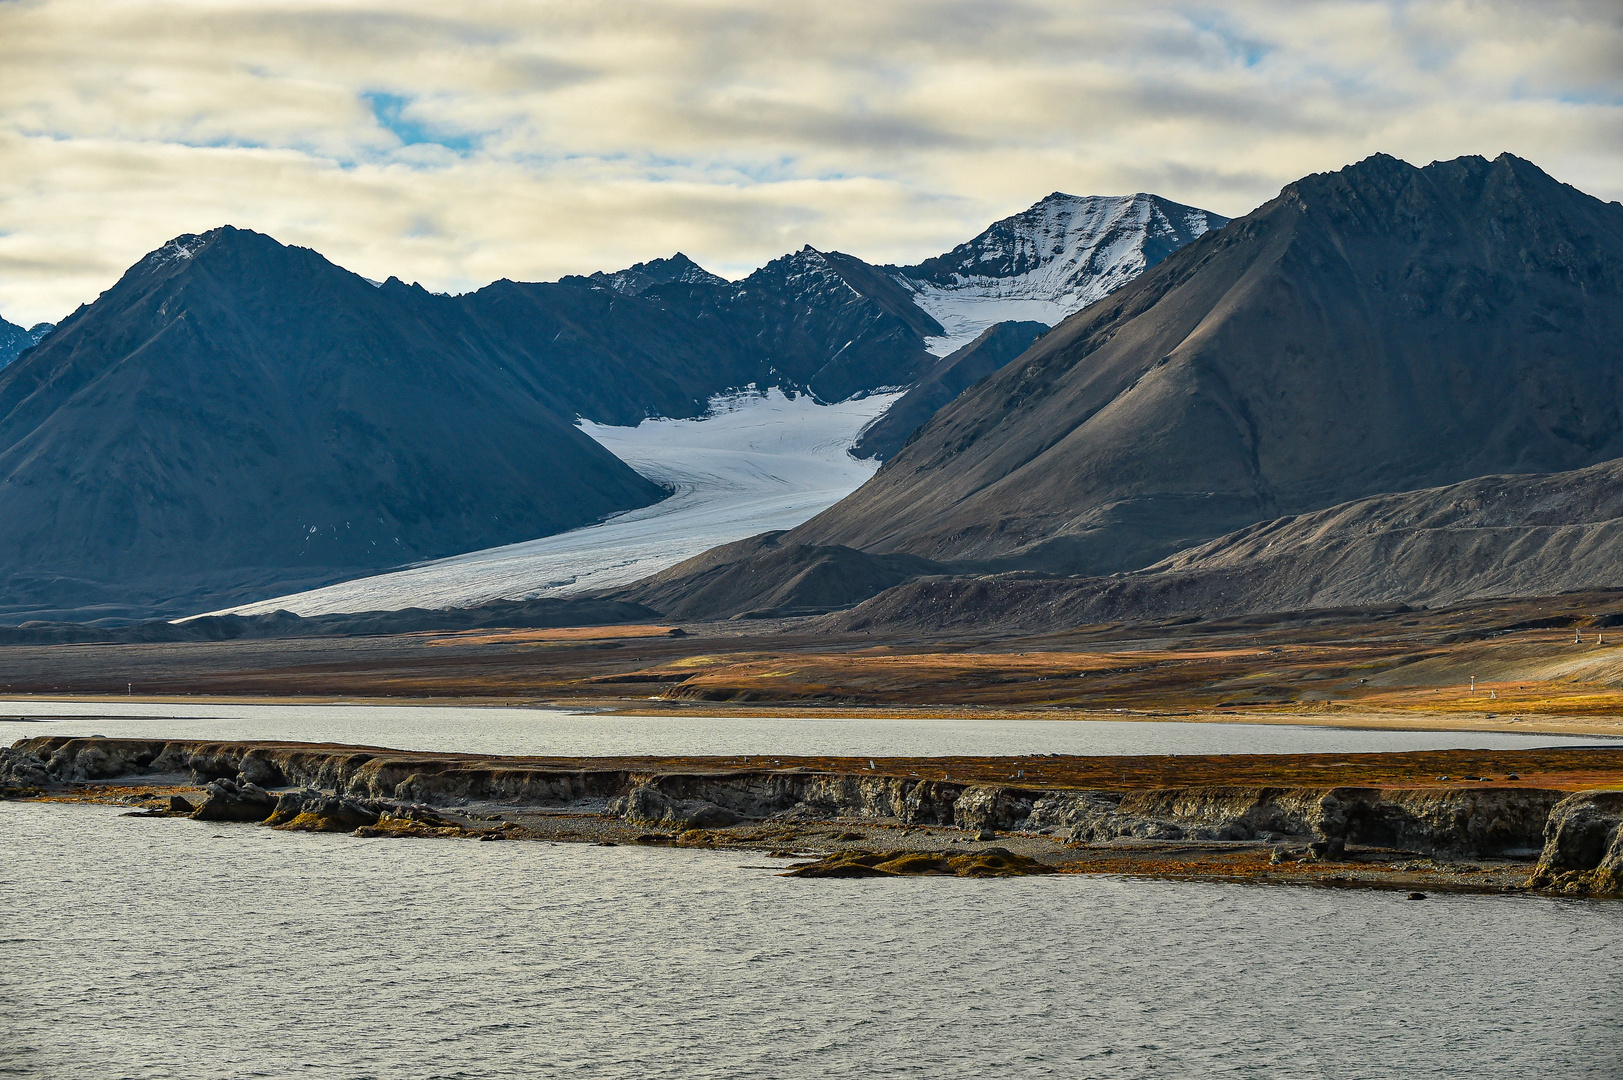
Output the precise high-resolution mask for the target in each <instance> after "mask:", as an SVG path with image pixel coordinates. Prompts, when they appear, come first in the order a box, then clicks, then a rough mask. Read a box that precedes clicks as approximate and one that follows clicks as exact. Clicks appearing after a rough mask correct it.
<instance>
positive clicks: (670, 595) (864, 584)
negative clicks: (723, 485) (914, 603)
mask: <svg viewBox="0 0 1623 1080" xmlns="http://www.w3.org/2000/svg"><path fill="white" fill-rule="evenodd" d="M783 536H784V534H783V533H782V532H769V533H762V534H761V535H759V536H752V537H750V538H749V539H747V540H740V541H738V542H736V543H732V544H723V545H721V546H720V547H716V548H712V549H710V550H709V551H707V552H705V553H704V554H702V555H697V556H695V557H693V558H691V559H688V560H686V561H684V562H680V563H677V564H676V565H675V566H673V567H670V568H669V569H667V570H664V571H662V572H660V573H658V574H655V575H653V576H651V577H647V578H644V579H643V580H641V581H639V582H636V583H635V584H633V585H630V586H628V587H626V588H623V589H615V590H610V591H607V592H604V593H602V594H601V596H600V598H601V599H605V600H615V601H622V602H629V603H633V604H639V605H642V606H644V607H648V608H652V609H653V610H655V611H658V612H659V613H660V614H661V615H662V616H663V617H664V618H667V619H688V620H716V619H730V618H737V617H744V618H751V617H767V616H780V615H808V614H820V613H822V612H826V611H832V610H835V609H838V608H843V607H849V606H850V605H852V604H855V603H857V602H859V601H861V600H863V599H865V598H867V597H870V596H872V595H874V594H875V593H876V592H880V591H882V590H884V589H888V588H890V587H891V586H893V585H897V584H900V583H901V582H904V581H908V580H910V579H912V578H915V577H917V576H919V575H920V574H932V573H939V572H940V571H941V570H942V569H943V568H942V567H941V566H939V565H937V564H935V563H932V562H930V561H928V560H927V559H916V558H913V557H912V556H909V555H869V554H867V553H865V552H861V551H854V550H852V549H851V548H844V547H815V546H811V545H806V544H792V545H785V544H783V543H782V538H783Z"/></svg>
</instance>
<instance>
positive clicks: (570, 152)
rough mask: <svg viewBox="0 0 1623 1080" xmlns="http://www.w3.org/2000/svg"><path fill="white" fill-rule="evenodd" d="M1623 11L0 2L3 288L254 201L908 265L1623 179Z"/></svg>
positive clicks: (403, 249)
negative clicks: (1110, 231) (1350, 184)
mask: <svg viewBox="0 0 1623 1080" xmlns="http://www.w3.org/2000/svg"><path fill="white" fill-rule="evenodd" d="M1620 70H1623V15H1620V13H1619V11H1618V9H1617V7H1616V5H1615V4H1614V3H1591V4H1586V3H1577V2H1573V3H1565V4H1551V3H1546V4H1542V5H1538V6H1537V9H1536V10H1534V9H1533V8H1532V7H1530V6H1528V5H1524V4H1519V3H1515V2H1513V0H1501V2H1473V0H1415V2H1402V0H1392V2H1390V3H1386V2H1376V0H1356V2H1355V0H1346V2H1338V0H1326V2H1321V3H1313V4H1300V3H1294V2H1286V0H1251V2H1229V3H1205V4H1182V3H1157V2H1154V0H1150V2H1147V3H1144V4H1140V5H1132V6H1129V5H1123V4H1119V3H1114V2H1103V0H1029V2H1012V0H1010V2H1001V3H1000V2H995V0H980V2H969V0H891V2H884V3H874V2H872V0H866V2H842V0H825V2H824V3H820V4H816V5H789V4H783V3H780V2H777V0H752V2H745V0H663V2H638V0H593V2H568V0H555V2H551V3H547V4H544V5H538V4H533V3H520V2H504V0H434V2H432V3H430V2H428V0H391V2H387V3H384V2H378V0H374V2H370V3H369V2H362V0H303V2H292V0H168V2H154V0H148V2H141V3H128V2H113V0H0V161H4V162H5V168H4V169H3V170H0V313H3V314H5V315H6V316H7V317H9V318H11V319H12V320H13V321H24V322H30V321H34V320H37V319H44V318H58V317H60V316H61V315H63V314H65V313H66V312H67V311H68V310H70V309H71V308H72V307H73V306H74V305H75V304H77V303H79V302H81V301H83V300H88V299H91V298H93V297H94V296H95V295H96V293H97V292H98V291H99V290H101V289H103V288H105V287H106V286H107V285H109V284H110V283H111V282H112V281H113V280H114V279H115V278H116V276H117V275H118V273H119V272H120V271H122V269H123V268H124V267H126V266H127V265H129V264H130V263H131V262H133V261H134V260H135V259H136V258H138V257H139V256H140V255H141V254H142V253H144V252H145V251H147V250H150V249H151V248H153V247H156V246H157V245H158V244H160V243H162V241H164V240H165V239H167V238H168V237H170V236H172V235H175V234H178V233H182V232H194V231H199V230H202V229H207V228H210V227H212V226H214V225H218V224H222V223H226V222H230V223H232V224H236V225H241V226H247V227H252V228H257V229H260V230H262V231H265V232H268V233H270V234H272V235H274V236H276V237H277V238H279V239H281V240H284V241H287V242H291V243H300V244H305V245H308V246H311V247H314V248H317V249H318V250H320V251H322V252H323V253H325V254H327V255H328V256H330V257H332V258H333V259H334V260H335V261H338V262H340V263H342V264H344V265H346V266H349V267H351V268H353V269H355V270H357V271H359V272H361V273H364V274H366V275H368V276H370V277H383V276H387V275H388V274H391V273H394V274H398V275H400V276H401V277H404V278H406V279H407V280H421V281H422V282H423V283H424V284H425V285H427V286H429V287H431V288H435V289H460V288H468V287H473V286H477V285H481V284H483V283H485V282H487V281H489V280H491V279H493V278H496V277H503V276H507V277H515V278H529V279H541V278H550V277H556V276H558V275H559V274H562V273H571V272H589V271H591V270H594V269H601V268H613V267H617V266H620V265H624V264H626V263H628V262H631V261H635V260H638V259H645V258H650V257H653V256H657V255H661V254H668V253H669V252H671V251H673V250H676V249H681V250H684V251H686V252H687V253H688V254H689V255H692V256H693V257H694V258H696V259H698V260H699V261H700V262H701V263H704V264H705V265H707V266H710V267H711V268H713V269H716V270H718V271H720V272H723V273H734V274H737V273H742V272H745V271H747V270H748V269H750V268H751V267H753V266H756V265H759V264H760V263H761V262H763V261H765V260H766V259H768V258H771V257H773V256H774V255H777V254H780V253H781V252H783V251H785V250H788V249H790V248H793V247H798V246H799V245H800V244H802V243H808V242H809V243H812V244H815V245H817V246H819V247H837V248H841V249H843V250H847V251H852V252H854V253H856V254H859V255H862V256H864V257H865V258H869V259H873V260H877V261H884V260H899V261H911V260H913V259H917V258H920V257H923V256H927V255H930V254H933V253H935V252H937V251H940V250H942V249H944V248H945V247H947V246H950V245H951V244H953V243H956V242H957V241H959V240H962V239H964V238H966V237H967V236H968V235H970V234H971V233H973V232H974V231H976V230H977V229H979V228H980V227H982V226H983V225H985V224H986V222H987V221H989V220H991V219H992V218H994V217H997V216H1000V215H1002V214H1005V213H1009V212H1011V211H1013V210H1016V209H1019V208H1021V207H1023V206H1025V205H1027V204H1029V203H1030V202H1031V201H1033V200H1034V199H1036V198H1039V197H1041V196H1042V195H1045V194H1047V193H1048V192H1049V191H1052V190H1056V189H1059V190H1066V191H1072V192H1077V193H1120V192H1126V191H1133V190H1152V191H1156V192H1158V193H1160V194H1163V195H1166V196H1168V197H1171V198H1174V199H1178V200H1181V201H1184V202H1188V203H1193V204H1196V205H1200V206H1205V207H1208V208H1210V209H1213V210H1217V211H1220V212H1222V213H1226V214H1237V213H1242V212H1244V211H1246V210H1248V209H1250V208H1251V207H1253V206H1255V205H1257V204H1258V203H1260V202H1262V201H1263V200H1265V199H1267V198H1269V197H1270V196H1272V195H1273V194H1274V193H1275V192H1276V191H1277V190H1278V189H1279V187H1280V186H1281V185H1282V184H1284V183H1286V182H1288V181H1290V180H1292V179H1294V178H1295V177H1297V176H1300V175H1302V174H1304V173H1307V172H1312V171H1319V170H1324V169H1333V168H1337V167H1340V166H1341V165H1343V164H1346V163H1347V162H1349V161H1352V160H1356V159H1357V158H1360V157H1363V156H1365V155H1367V154H1369V153H1372V152H1374V151H1377V150H1382V151H1386V152H1388V153H1393V154H1397V155H1399V156H1402V157H1406V158H1408V159H1409V160H1412V161H1416V162H1422V163H1423V162H1425V161H1430V160H1432V159H1434V158H1446V157H1453V156H1455V155H1458V154H1462V153H1482V154H1488V155H1492V154H1495V153H1497V152H1499V151H1500V150H1510V151H1512V152H1515V153H1518V154H1521V155H1522V156H1524V157H1527V158H1529V159H1531V160H1533V161H1535V162H1537V163H1539V164H1540V165H1542V166H1544V167H1545V168H1546V169H1548V170H1549V171H1550V172H1552V173H1553V174H1554V175H1556V176H1557V177H1558V178H1560V179H1563V180H1567V181H1568V182H1571V183H1574V184H1577V185H1578V186H1579V187H1582V188H1584V189H1585V190H1587V191H1590V192H1592V193H1594V194H1596V195H1599V196H1601V197H1603V198H1608V199H1612V198H1618V197H1620V196H1623V169H1620V167H1619V166H1620V165H1623V93H1620V92H1619V90H1618V88H1617V79H1616V73H1617V72H1618V71H1620Z"/></svg>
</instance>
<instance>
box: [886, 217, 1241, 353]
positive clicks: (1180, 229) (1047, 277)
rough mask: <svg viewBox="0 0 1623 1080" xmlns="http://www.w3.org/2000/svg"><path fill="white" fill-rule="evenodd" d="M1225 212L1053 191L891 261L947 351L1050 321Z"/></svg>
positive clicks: (933, 344)
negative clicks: (911, 260)
mask: <svg viewBox="0 0 1623 1080" xmlns="http://www.w3.org/2000/svg"><path fill="white" fill-rule="evenodd" d="M1227 223H1228V218H1225V217H1221V216H1219V215H1217V214H1214V213H1211V212H1210V211H1208V210H1200V209H1197V208H1196V207H1193V206H1184V205H1183V204H1181V203H1175V202H1172V201H1170V200H1167V199H1163V198H1161V197H1160V196H1158V195H1148V194H1144V193H1142V192H1141V193H1139V194H1137V195H1122V196H1102V195H1090V196H1077V195H1067V194H1065V193H1064V192H1059V191H1056V192H1055V193H1054V194H1052V195H1050V196H1048V197H1047V198H1046V199H1043V200H1041V201H1040V202H1038V203H1036V204H1035V205H1033V206H1032V207H1031V208H1030V209H1028V210H1024V211H1022V212H1020V213H1018V214H1015V215H1014V216H1012V217H1006V218H1004V219H1003V220H1002V221H997V222H994V223H993V224H992V225H991V226H990V227H989V228H987V229H986V231H985V232H983V233H981V234H980V235H979V236H977V237H975V238H974V239H973V240H971V241H969V242H968V243H965V244H959V245H958V246H957V247H955V248H953V249H952V250H951V251H949V252H947V253H946V254H945V255H938V256H936V257H935V258H933V259H929V260H926V261H925V262H922V263H919V264H918V265H917V266H902V267H895V266H891V267H886V268H885V269H886V270H887V271H888V272H889V273H890V274H891V276H892V277H893V278H895V280H896V281H897V282H898V283H900V284H901V285H902V286H904V287H905V288H907V289H908V290H910V291H911V292H912V293H913V294H914V295H913V300H914V303H916V304H918V306H919V307H921V308H923V309H924V310H925V311H927V312H929V313H930V314H931V315H932V316H934V317H935V319H936V321H937V322H939V323H941V325H942V326H943V327H945V328H946V331H947V333H946V335H945V336H944V337H940V338H934V339H932V340H931V341H930V342H929V348H930V351H931V352H933V353H935V354H937V355H938V356H945V355H946V354H947V353H949V352H952V351H953V350H954V349H957V348H959V347H960V346H962V345H965V344H967V343H968V342H970V341H973V340H974V339H975V338H976V337H977V336H979V335H980V333H981V332H982V331H983V330H985V329H986V328H987V327H989V326H991V325H993V324H994V323H998V322H1003V321H1005V320H1009V319H1029V320H1035V321H1037V322H1044V323H1047V324H1048V325H1050V326H1052V325H1054V324H1055V323H1057V322H1059V321H1060V320H1061V319H1063V318H1065V317H1066V316H1067V315H1071V314H1073V313H1075V312H1077V311H1080V310H1081V309H1082V308H1084V307H1086V306H1087V305H1089V304H1091V303H1093V302H1094V301H1095V300H1098V299H1099V298H1100V297H1103V296H1105V295H1106V294H1108V293H1110V292H1112V291H1114V290H1115V289H1118V288H1120V287H1121V286H1123V285H1125V284H1127V283H1128V282H1129V281H1131V280H1133V279H1134V278H1135V277H1137V276H1138V275H1139V274H1141V273H1143V272H1144V271H1145V270H1147V269H1148V268H1150V267H1151V266H1154V265H1155V264H1156V263H1158V262H1160V261H1161V260H1162V259H1164V258H1166V257H1167V256H1168V255H1170V254H1172V252H1174V251H1176V250H1178V248H1180V247H1182V246H1183V245H1185V244H1187V243H1189V242H1190V241H1191V240H1194V239H1195V238H1196V237H1198V236H1200V235H1202V234H1203V233H1205V232H1207V231H1209V230H1211V229H1217V228H1221V227H1222V226H1223V225H1225V224H1227Z"/></svg>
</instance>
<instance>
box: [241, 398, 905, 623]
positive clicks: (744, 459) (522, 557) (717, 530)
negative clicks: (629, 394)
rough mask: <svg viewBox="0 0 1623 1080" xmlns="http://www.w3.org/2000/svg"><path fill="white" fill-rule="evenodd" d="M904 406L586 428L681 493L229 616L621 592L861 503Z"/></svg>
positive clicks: (812, 406) (749, 403) (871, 401)
mask: <svg viewBox="0 0 1623 1080" xmlns="http://www.w3.org/2000/svg"><path fill="white" fill-rule="evenodd" d="M900 396H901V394H900V393H899V392H897V393H885V394H873V395H870V396H868V397H866V398H861V399H853V400H850V401H842V402H840V403H838V404H835V405H821V404H818V403H816V402H814V401H813V400H812V399H811V398H810V397H809V396H806V395H800V396H798V397H795V398H789V397H786V396H785V395H784V394H783V392H782V391H780V390H777V389H773V390H770V391H768V392H767V393H765V394H759V393H754V392H746V393H740V394H735V395H729V396H726V397H718V398H716V399H715V400H714V401H713V402H712V403H711V409H710V414H709V415H708V416H706V417H705V418H704V419H702V420H645V421H643V422H642V423H641V424H639V425H637V426H636V427H634V428H633V427H608V426H605V425H602V424H594V423H592V422H591V421H589V420H583V421H581V423H580V426H581V429H582V430H583V431H585V432H586V434H588V435H590V436H591V437H592V438H594V439H596V440H597V441H598V442H600V443H602V444H603V445H604V446H605V447H607V448H608V449H609V451H610V452H611V453H613V454H614V455H615V456H616V457H618V458H619V459H620V460H622V461H624V462H625V463H626V464H627V465H630V466H631V467H632V468H633V469H636V470H637V471H638V472H639V473H641V474H642V475H644V476H646V477H648V478H649V479H650V480H653V481H654V482H655V483H659V484H664V485H667V486H668V487H671V488H673V489H674V491H675V493H674V494H673V495H672V496H671V497H670V498H668V499H665V500H664V501H662V502H658V503H655V504H654V505H653V506H645V507H643V508H642V509H640V510H628V511H626V512H625V513H623V514H616V515H615V516H614V517H611V518H609V519H607V520H606V521H603V522H600V523H599V524H596V525H589V526H587V527H585V528H581V529H573V530H571V531H569V532H565V533H559V534H557V535H555V536H546V537H542V538H541V539H539V540H529V541H525V542H524V543H521V544H509V545H507V546H506V547H497V548H486V549H485V550H483V551H473V552H469V553H468V554H465V555H457V556H453V557H451V558H447V559H438V560H435V561H434V562H428V563H421V564H419V565H417V566H413V567H410V568H407V569H404V570H397V571H393V572H390V573H385V574H378V575H376V576H374V577H366V578H358V579H356V580H353V581H345V582H341V583H339V584H337V585H329V586H327V587H326V588H323V589H314V590H311V591H309V592H303V593H293V594H291V595H288V596H280V597H276V598H274V599H271V600H264V601H261V602H259V603H255V604H245V605H243V606H241V607H235V608H229V609H226V610H227V611H233V612H237V613H239V614H244V615H247V614H257V613H261V612H268V611H277V610H286V611H291V612H294V613H295V614H298V615H324V614H329V613H332V612H351V611H386V610H396V609H399V608H406V607H426V608H442V607H468V606H472V605H476V604H482V603H485V602H487V601H490V600H504V599H506V600H519V599H530V598H533V597H539V596H568V595H570V594H572V593H579V592H584V591H586V590H588V589H602V588H608V587H610V586H614V585H624V584H627V583H629V582H632V581H635V580H637V579H638V578H641V577H646V576H647V575H649V574H653V573H656V572H658V571H660V570H663V569H665V568H666V567H667V566H671V565H673V564H675V563H678V562H681V561H682V560H683V559H686V558H690V557H692V556H694V555H697V554H699V553H700V552H702V551H706V550H708V549H710V548H712V547H715V546H716V545H717V544H725V543H728V542H730V541H733V540H742V539H743V538H744V537H746V536H753V535H755V534H756V533H760V532H766V531H768V530H771V529H788V528H793V527H794V526H796V525H798V524H800V523H801V522H803V521H805V520H806V519H807V518H810V517H812V516H813V515H815V514H817V513H818V512H819V511H821V510H823V509H825V508H827V507H829V506H832V505H833V504H834V503H836V502H838V501H839V500H840V499H842V498H844V497H845V496H846V495H848V494H850V493H851V492H852V491H855V490H856V489H857V488H858V487H860V486H861V485H862V483H863V481H865V480H867V479H868V477H870V476H872V475H873V474H874V472H875V471H877V469H878V467H879V466H878V462H875V461H859V460H858V459H856V458H853V457H852V456H851V454H850V453H849V451H850V448H851V446H852V445H853V444H854V443H855V442H856V440H857V436H858V435H859V434H860V433H861V431H862V429H863V428H864V427H866V426H867V425H868V424H870V423H872V422H873V421H874V420H875V419H877V418H878V417H879V416H880V415H881V414H882V413H884V411H885V410H886V409H888V408H890V406H891V404H892V403H893V402H894V401H895V400H896V399H897V398H899V397H900ZM223 613H224V612H213V613H211V614H223Z"/></svg>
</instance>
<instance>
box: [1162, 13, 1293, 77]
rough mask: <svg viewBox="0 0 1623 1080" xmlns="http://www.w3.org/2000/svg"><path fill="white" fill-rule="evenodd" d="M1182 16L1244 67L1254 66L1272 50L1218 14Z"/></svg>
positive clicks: (1267, 44)
mask: <svg viewBox="0 0 1623 1080" xmlns="http://www.w3.org/2000/svg"><path fill="white" fill-rule="evenodd" d="M1184 18H1185V19H1187V20H1188V21H1189V25H1190V26H1192V27H1194V28H1195V29H1196V30H1198V31H1200V32H1201V33H1202V34H1206V35H1209V36H1210V37H1212V38H1215V39H1216V40H1217V42H1218V44H1220V45H1221V46H1222V47H1223V51H1224V52H1226V53H1227V54H1228V57H1229V59H1231V60H1235V61H1238V62H1239V63H1240V64H1241V65H1243V66H1244V67H1248V68H1254V67H1256V66H1257V65H1258V64H1260V63H1262V61H1263V60H1264V59H1266V58H1267V56H1268V55H1269V54H1270V53H1272V52H1274V46H1273V45H1271V44H1269V43H1268V42H1266V41H1259V40H1257V39H1256V38H1253V37H1247V36H1246V35H1244V34H1242V33H1239V32H1238V31H1236V30H1235V29H1234V28H1233V27H1232V26H1231V25H1230V24H1229V22H1228V20H1227V19H1225V18H1223V17H1222V16H1220V15H1214V14H1199V15H1196V14H1186V15H1185V16H1184Z"/></svg>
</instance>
